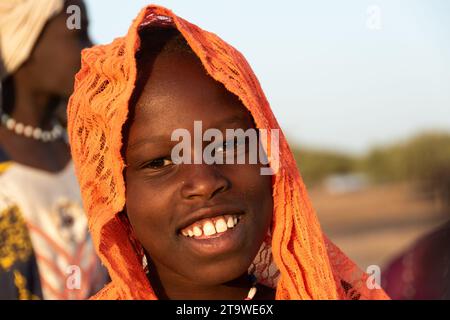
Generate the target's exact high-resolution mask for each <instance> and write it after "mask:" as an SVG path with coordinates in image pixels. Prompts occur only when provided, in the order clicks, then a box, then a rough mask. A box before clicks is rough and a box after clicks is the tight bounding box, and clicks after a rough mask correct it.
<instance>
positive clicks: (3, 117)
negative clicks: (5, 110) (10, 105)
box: [2, 114, 9, 125]
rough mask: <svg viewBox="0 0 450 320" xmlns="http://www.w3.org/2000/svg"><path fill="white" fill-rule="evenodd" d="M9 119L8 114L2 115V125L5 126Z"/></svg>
mask: <svg viewBox="0 0 450 320" xmlns="http://www.w3.org/2000/svg"><path fill="white" fill-rule="evenodd" d="M8 119H9V117H8V115H6V114H2V123H3V124H4V125H5V124H6V121H8Z"/></svg>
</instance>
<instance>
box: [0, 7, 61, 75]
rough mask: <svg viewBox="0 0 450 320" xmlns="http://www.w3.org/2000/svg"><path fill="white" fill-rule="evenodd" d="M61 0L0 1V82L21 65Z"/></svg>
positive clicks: (59, 9) (56, 12) (57, 10)
mask: <svg viewBox="0 0 450 320" xmlns="http://www.w3.org/2000/svg"><path fill="white" fill-rule="evenodd" d="M63 7H64V0H0V80H3V79H4V78H5V77H6V76H7V75H8V74H11V73H13V72H14V71H16V70H17V69H18V68H19V67H20V66H21V65H22V63H24V62H25V61H26V60H27V59H28V57H29V55H30V53H31V51H32V49H33V47H34V45H35V42H36V41H37V39H38V37H39V35H40V33H41V32H42V29H43V28H44V26H45V24H46V22H47V21H48V20H49V19H50V18H52V17H53V16H54V15H56V14H58V13H59V12H61V10H62V9H63Z"/></svg>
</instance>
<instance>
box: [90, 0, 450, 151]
mask: <svg viewBox="0 0 450 320" xmlns="http://www.w3.org/2000/svg"><path fill="white" fill-rule="evenodd" d="M86 2H87V5H88V10H89V16H90V19H91V26H90V34H91V36H92V38H93V39H94V41H95V42H97V43H108V42H110V41H111V40H112V39H114V38H115V37H118V36H122V35H124V34H125V33H126V31H127V29H128V27H129V25H130V23H131V21H132V19H133V18H134V17H135V16H136V15H137V13H138V12H139V10H140V9H141V8H142V7H143V6H145V5H146V4H149V3H155V4H159V5H163V6H165V7H168V8H170V9H172V10H173V11H174V12H175V13H177V14H178V15H180V16H182V17H183V18H185V19H187V20H189V21H191V22H193V23H196V24H198V25H199V26H200V27H202V28H203V29H206V30H208V31H212V32H214V33H216V34H218V35H219V36H220V37H222V38H223V39H224V40H226V41H227V42H229V43H231V44H232V45H234V46H235V47H236V48H237V49H238V50H240V51H241V52H242V53H243V54H244V55H245V56H246V58H247V59H248V60H249V62H250V64H251V65H252V67H253V69H254V71H255V73H256V75H257V76H258V78H259V80H260V82H261V84H262V87H263V88H264V91H265V93H266V95H267V97H268V99H269V102H270V104H271V106H272V109H273V111H274V113H275V116H276V117H277V119H278V121H279V123H280V125H281V127H282V129H283V130H284V132H285V133H286V135H287V136H288V138H289V139H290V140H291V142H297V143H301V144H303V145H310V146H316V147H323V148H331V149H335V150H342V151H348V152H353V153H362V152H365V151H367V150H368V149H370V148H371V147H373V146H374V145H380V144H384V143H389V142H395V141H398V140H401V139H404V138H407V137H409V136H411V135H413V134H415V133H418V132H421V131H423V130H439V129H440V130H446V131H449V132H450V40H449V39H450V1H446V0H379V1H366V0H341V1H333V0H314V1H313V0H308V1H305V0H291V1H288V0H284V1H277V2H274V1H266V0H260V1H256V0H251V1H237V0H228V1H211V0H209V1H207V0H190V1H186V0H161V1H155V2H151V1H144V0H130V1H125V0H86ZM275 4H276V5H275ZM373 6H375V10H378V11H376V12H375V13H374V11H371V10H372V9H369V8H373ZM377 12H378V14H377ZM370 22H374V23H375V26H379V29H373V28H370V26H373V25H374V24H373V23H372V24H370ZM368 23H369V27H368Z"/></svg>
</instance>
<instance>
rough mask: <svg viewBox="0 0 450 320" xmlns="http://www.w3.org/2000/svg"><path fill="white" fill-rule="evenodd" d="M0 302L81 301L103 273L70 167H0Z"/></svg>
mask: <svg viewBox="0 0 450 320" xmlns="http://www.w3.org/2000/svg"><path fill="white" fill-rule="evenodd" d="M0 186H1V188H0V299H39V298H43V299H85V298H87V297H89V296H90V295H91V294H92V293H95V292H97V291H98V290H99V289H101V288H102V286H103V285H104V283H105V281H106V272H105V270H104V269H103V267H102V266H101V264H100V261H99V259H98V258H97V255H96V253H95V250H94V246H93V244H92V241H91V238H90V236H89V233H88V230H87V219H86V217H85V215H84V211H83V209H82V205H81V196H80V193H79V189H78V184H77V181H76V178H75V173H74V167H73V164H72V163H69V164H68V165H67V166H66V168H65V169H64V170H62V171H61V172H58V173H55V174H52V173H48V172H45V171H42V170H37V169H33V168H30V167H27V166H23V165H20V164H17V163H11V162H8V163H5V162H3V163H0Z"/></svg>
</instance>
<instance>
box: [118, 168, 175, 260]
mask: <svg viewBox="0 0 450 320" xmlns="http://www.w3.org/2000/svg"><path fill="white" fill-rule="evenodd" d="M126 190H127V191H126V192H127V194H126V210H127V215H128V218H129V220H130V223H131V225H132V227H133V230H134V232H135V234H136V236H137V238H138V240H139V241H140V242H141V243H142V245H143V246H144V247H145V249H146V250H147V251H149V252H150V253H151V252H152V251H154V250H164V249H165V248H167V247H169V246H170V245H171V243H172V239H173V236H172V233H173V234H174V232H173V230H172V226H171V224H170V222H171V212H172V211H173V210H172V208H171V204H172V203H173V201H172V198H171V197H172V194H173V192H169V191H168V190H164V189H163V188H161V187H159V188H157V187H156V186H153V185H152V184H149V183H146V182H145V180H143V179H138V178H134V177H132V176H130V175H127V183H126Z"/></svg>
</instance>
